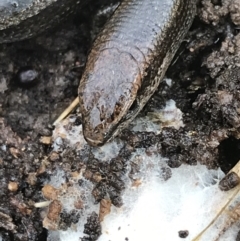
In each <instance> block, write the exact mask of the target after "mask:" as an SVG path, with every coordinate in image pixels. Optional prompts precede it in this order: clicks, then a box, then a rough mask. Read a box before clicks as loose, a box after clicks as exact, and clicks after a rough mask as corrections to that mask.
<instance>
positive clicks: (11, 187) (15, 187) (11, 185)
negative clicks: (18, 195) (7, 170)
mask: <svg viewBox="0 0 240 241" xmlns="http://www.w3.org/2000/svg"><path fill="white" fill-rule="evenodd" d="M8 190H9V191H11V192H16V191H17V190H18V183H17V182H9V183H8Z"/></svg>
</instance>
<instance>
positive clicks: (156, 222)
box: [48, 100, 237, 241]
mask: <svg viewBox="0 0 240 241" xmlns="http://www.w3.org/2000/svg"><path fill="white" fill-rule="evenodd" d="M160 112H161V113H162V114H161V115H162V116H161V118H162V119H164V118H165V119H166V120H168V121H169V123H170V122H171V123H175V124H176V123H178V124H176V128H179V123H181V124H180V125H183V123H182V122H181V121H182V116H181V113H180V110H179V109H177V108H176V105H175V102H174V101H172V100H170V101H169V102H168V103H167V104H166V107H165V108H164V109H163V110H161V111H160ZM170 112H172V113H174V114H173V115H172V116H171V115H170ZM176 113H177V114H176ZM169 115H170V116H169ZM144 121H145V122H144ZM64 123H65V125H62V124H61V123H60V124H59V125H58V126H57V128H56V129H57V130H58V134H59V132H60V133H62V134H64V135H65V139H64V142H65V143H67V144H68V145H69V146H71V147H72V148H79V149H81V148H83V146H84V145H85V144H86V142H85V141H84V140H83V137H82V131H81V127H72V128H70V129H68V128H67V125H66V123H67V122H64ZM138 123H142V125H143V126H144V128H145V130H151V131H154V132H158V131H160V129H161V128H159V125H156V124H155V123H153V122H151V120H150V118H149V117H147V118H146V119H145V120H144V119H143V118H142V119H141V121H140V122H139V119H136V120H135V124H137V125H138ZM138 127H139V126H138ZM138 127H132V129H133V130H139V129H141V128H142V126H141V128H139V129H138ZM152 128H153V129H152ZM154 128H155V129H154ZM53 137H54V138H53V139H54V140H57V138H58V137H57V134H56V132H55V134H54V135H53ZM122 145H123V144H122V142H121V141H120V140H118V139H116V140H114V141H113V142H111V143H109V144H107V145H106V146H105V147H102V148H95V149H94V150H93V154H94V156H95V158H98V159H99V161H102V162H105V161H109V160H110V159H111V158H113V157H115V156H116V155H117V154H118V152H119V150H120V149H121V147H122ZM53 146H54V148H56V146H57V144H56V143H55V144H53ZM167 160H168V159H167V158H162V157H161V156H160V155H158V154H152V155H151V156H149V155H146V151H145V149H140V148H139V149H136V150H135V152H134V153H133V154H132V156H131V157H130V160H129V162H128V166H127V170H128V171H127V173H126V175H125V177H124V182H125V185H126V189H125V190H124V192H123V195H122V199H123V206H122V207H120V208H116V207H114V206H112V207H111V212H110V214H108V215H107V216H105V218H104V221H103V222H102V223H101V225H102V235H101V236H100V237H99V239H98V240H99V241H126V240H129V241H146V240H151V241H180V240H184V241H193V240H194V241H215V240H221V241H234V240H235V238H236V235H237V234H236V232H237V228H236V226H235V227H233V228H232V229H231V230H230V231H228V232H227V233H226V234H224V235H222V234H221V230H222V229H223V228H224V225H225V221H222V223H221V221H220V223H218V224H217V225H214V226H213V227H211V228H210V230H208V232H207V235H203V236H201V238H200V239H194V238H195V237H197V235H198V234H199V233H201V232H202V230H204V229H205V228H206V227H207V226H208V225H209V223H210V222H211V220H212V219H213V218H214V217H215V216H216V214H217V212H218V211H219V209H220V208H221V207H220V203H221V202H220V200H224V198H226V195H227V194H226V192H222V191H220V189H219V188H218V182H219V180H220V179H221V178H222V177H223V176H224V173H223V172H222V171H221V170H220V169H218V170H208V169H207V168H206V167H205V166H203V165H200V164H197V165H195V166H190V165H185V164H182V165H181V166H180V167H179V168H172V169H171V168H169V167H168V165H167V163H166V161H167ZM132 163H137V164H138V165H139V167H140V169H139V172H138V173H136V174H134V175H133V176H132V177H131V178H132V179H130V178H129V175H128V174H129V172H130V169H131V164H132ZM62 174H63V173H61V171H60V172H59V174H57V175H55V176H52V178H51V181H50V183H51V184H52V185H56V184H57V183H59V182H61V181H62V179H61V178H62ZM55 178H56V180H54V179H55ZM133 179H135V180H137V182H136V183H137V184H136V183H134V181H133ZM83 180H84V185H81V188H79V187H78V188H76V189H73V190H72V194H71V195H70V196H72V197H76V196H77V195H81V193H84V197H85V200H86V203H87V205H85V206H84V208H83V210H82V213H81V217H80V220H79V222H78V223H77V224H76V225H75V226H73V227H72V228H69V229H68V230H67V231H49V237H48V240H49V241H55V240H57V241H58V240H61V241H68V240H69V241H79V240H80V238H81V237H83V236H85V234H84V233H83V230H84V224H85V223H86V219H87V217H88V216H89V215H90V214H91V212H92V211H95V212H97V213H98V210H99V205H95V204H94V200H93V197H92V195H91V189H92V185H93V184H91V183H90V182H89V181H87V180H85V179H83ZM74 192H76V193H75V194H74V195H75V196H74V195H73V193H74ZM79 193H80V194H79ZM61 201H63V202H65V204H64V208H65V209H66V210H70V209H72V208H73V205H72V203H73V201H72V200H71V198H70V197H69V198H65V199H64V198H62V200H61ZM68 206H69V208H68ZM183 230H187V231H188V233H189V235H188V236H187V237H186V238H185V239H182V238H180V237H179V231H183ZM226 235H228V236H227V238H226ZM219 236H222V239H218V238H219ZM224 237H225V238H224Z"/></svg>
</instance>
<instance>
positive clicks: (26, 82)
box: [16, 67, 38, 88]
mask: <svg viewBox="0 0 240 241" xmlns="http://www.w3.org/2000/svg"><path fill="white" fill-rule="evenodd" d="M37 77H38V72H37V71H36V70H34V69H33V68H32V67H22V68H21V69H19V71H18V72H17V74H16V82H17V84H18V85H20V86H21V87H25V88H29V87H33V86H34V85H36V84H37V82H38V78H37Z"/></svg>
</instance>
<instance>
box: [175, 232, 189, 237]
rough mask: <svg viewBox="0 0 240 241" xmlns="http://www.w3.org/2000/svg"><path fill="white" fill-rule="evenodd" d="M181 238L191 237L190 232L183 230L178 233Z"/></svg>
mask: <svg viewBox="0 0 240 241" xmlns="http://www.w3.org/2000/svg"><path fill="white" fill-rule="evenodd" d="M178 235H179V237H180V238H186V237H187V236H188V235H189V232H188V230H181V231H179V232H178Z"/></svg>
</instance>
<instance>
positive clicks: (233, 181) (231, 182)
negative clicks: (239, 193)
mask: <svg viewBox="0 0 240 241" xmlns="http://www.w3.org/2000/svg"><path fill="white" fill-rule="evenodd" d="M239 182H240V178H239V176H238V175H237V174H236V173H235V172H230V173H229V174H227V175H226V176H225V177H224V178H223V179H222V180H221V181H220V182H219V185H218V186H219V188H220V190H222V191H228V190H230V189H232V188H234V187H236V186H237V185H238V184H239Z"/></svg>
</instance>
